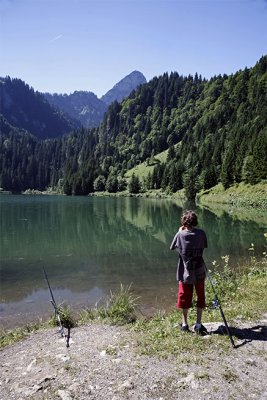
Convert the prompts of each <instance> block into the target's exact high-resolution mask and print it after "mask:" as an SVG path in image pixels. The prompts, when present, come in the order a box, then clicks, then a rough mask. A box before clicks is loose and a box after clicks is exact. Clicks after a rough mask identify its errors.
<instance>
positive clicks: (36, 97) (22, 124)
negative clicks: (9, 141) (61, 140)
mask: <svg viewBox="0 0 267 400" xmlns="http://www.w3.org/2000/svg"><path fill="white" fill-rule="evenodd" d="M0 99H1V103H0V114H1V115H2V116H3V117H4V118H5V119H6V120H7V121H8V122H9V123H10V124H11V125H12V126H14V127H17V128H18V129H25V130H27V131H29V132H30V133H32V134H33V135H35V136H36V137H38V138H39V139H46V138H54V137H57V136H61V135H63V134H65V133H67V132H71V131H72V130H73V129H75V128H77V127H79V126H81V124H80V123H79V122H78V121H75V120H72V119H71V118H70V117H69V116H67V115H66V114H64V113H63V112H62V111H59V110H56V109H55V108H53V107H52V106H51V105H50V104H49V103H48V102H47V101H46V99H45V97H44V95H43V94H41V93H39V92H36V91H34V89H33V88H31V87H30V86H29V85H27V84H26V83H25V82H23V81H22V80H21V79H11V78H10V77H6V78H0Z"/></svg>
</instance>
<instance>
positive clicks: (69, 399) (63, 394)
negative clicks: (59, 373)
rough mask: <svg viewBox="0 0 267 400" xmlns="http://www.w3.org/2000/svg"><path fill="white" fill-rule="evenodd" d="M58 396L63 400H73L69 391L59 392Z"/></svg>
mask: <svg viewBox="0 0 267 400" xmlns="http://www.w3.org/2000/svg"><path fill="white" fill-rule="evenodd" d="M57 394H58V395H59V397H60V398H61V399H62V400H72V396H71V395H70V393H69V392H67V390H58V391H57Z"/></svg>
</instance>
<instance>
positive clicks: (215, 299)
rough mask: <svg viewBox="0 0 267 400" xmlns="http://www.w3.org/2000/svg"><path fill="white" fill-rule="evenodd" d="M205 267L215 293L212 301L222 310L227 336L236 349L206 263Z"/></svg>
mask: <svg viewBox="0 0 267 400" xmlns="http://www.w3.org/2000/svg"><path fill="white" fill-rule="evenodd" d="M204 266H205V270H206V273H207V277H208V279H209V282H210V285H211V288H212V291H213V293H214V300H213V301H212V304H213V306H214V308H216V309H219V310H220V313H221V317H222V320H223V322H224V325H225V328H226V332H227V335H228V336H229V339H230V342H231V344H232V347H233V348H234V349H235V348H236V345H235V342H234V339H233V336H232V334H231V332H230V328H229V326H228V324H227V321H226V318H225V315H224V312H223V309H222V306H221V303H220V300H219V298H218V296H217V293H216V291H215V288H214V284H213V282H212V279H211V276H210V273H209V271H208V268H207V266H206V264H205V263H204Z"/></svg>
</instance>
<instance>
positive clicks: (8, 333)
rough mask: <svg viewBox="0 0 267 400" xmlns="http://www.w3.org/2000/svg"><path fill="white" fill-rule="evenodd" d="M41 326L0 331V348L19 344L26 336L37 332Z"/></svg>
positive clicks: (29, 325) (37, 324)
mask: <svg viewBox="0 0 267 400" xmlns="http://www.w3.org/2000/svg"><path fill="white" fill-rule="evenodd" d="M42 326H43V325H42V324H40V323H35V324H28V325H25V326H23V327H18V328H15V329H1V330H0V348H3V347H5V346H9V345H11V344H13V343H16V342H19V341H20V340H22V339H24V338H25V337H26V336H29V335H30V334H32V333H34V332H36V331H38V330H39V329H40V328H41V327H42Z"/></svg>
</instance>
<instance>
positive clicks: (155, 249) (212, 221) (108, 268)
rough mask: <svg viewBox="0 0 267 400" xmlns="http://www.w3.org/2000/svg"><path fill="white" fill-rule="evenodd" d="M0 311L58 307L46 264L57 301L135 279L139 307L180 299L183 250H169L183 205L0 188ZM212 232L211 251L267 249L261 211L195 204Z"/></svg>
mask: <svg viewBox="0 0 267 400" xmlns="http://www.w3.org/2000/svg"><path fill="white" fill-rule="evenodd" d="M0 206H1V221H0V232H1V237H0V279H1V281H0V289H1V291H0V317H1V325H2V326H12V325H15V324H16V325H18V324H20V323H21V324H23V323H25V321H30V320H34V319H35V318H36V316H37V315H38V316H44V317H46V316H48V315H50V314H51V312H52V308H51V304H50V297H49V292H48V289H47V284H46V282H45V280H44V275H43V271H42V266H45V268H46V271H47V274H48V277H49V280H50V284H51V286H52V289H53V292H54V296H55V298H56V301H57V302H58V303H61V302H63V301H65V302H66V303H67V304H69V305H71V306H72V307H74V308H80V309H81V308H82V307H86V306H90V307H92V306H94V305H95V304H96V303H97V302H101V301H103V299H105V297H106V296H107V295H108V294H109V293H110V290H113V291H114V290H117V289H118V288H119V287H120V284H121V283H122V284H124V285H129V284H132V289H133V292H134V293H135V294H136V295H137V296H141V299H140V302H141V310H142V311H143V312H145V313H152V312H154V311H156V310H158V309H170V308H173V307H174V304H175V300H176V282H175V272H176V264H177V253H176V252H171V251H170V250H169V246H170V242H171V241H172V238H173V236H174V234H175V232H176V230H177V228H178V226H179V224H178V220H179V218H180V214H181V211H182V209H181V208H180V207H179V206H178V205H176V204H175V203H174V202H172V201H169V200H151V199H139V198H96V197H59V196H9V195H1V196H0ZM197 212H198V215H199V226H200V227H202V228H203V229H204V230H205V231H206V232H207V236H208V241H209V248H208V249H207V250H206V251H205V259H206V261H207V263H208V265H209V266H210V267H211V262H212V261H213V260H215V259H216V260H217V261H220V257H221V256H224V255H226V254H229V255H230V259H231V260H232V263H233V265H234V264H235V262H236V261H237V260H238V261H239V262H240V261H243V260H244V259H248V257H249V252H248V248H249V247H250V245H251V243H254V245H255V247H256V249H257V251H258V253H259V254H260V253H261V252H262V251H263V250H264V244H265V243H264V236H263V233H264V232H266V225H265V226H264V223H263V222H262V221H263V220H262V218H258V221H257V218H247V219H245V220H244V219H243V218H241V217H239V216H238V217H236V216H235V217H231V216H229V214H227V213H225V212H222V211H220V212H219V213H216V214H215V213H212V212H211V211H208V210H205V209H197Z"/></svg>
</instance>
